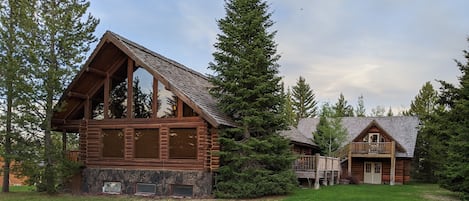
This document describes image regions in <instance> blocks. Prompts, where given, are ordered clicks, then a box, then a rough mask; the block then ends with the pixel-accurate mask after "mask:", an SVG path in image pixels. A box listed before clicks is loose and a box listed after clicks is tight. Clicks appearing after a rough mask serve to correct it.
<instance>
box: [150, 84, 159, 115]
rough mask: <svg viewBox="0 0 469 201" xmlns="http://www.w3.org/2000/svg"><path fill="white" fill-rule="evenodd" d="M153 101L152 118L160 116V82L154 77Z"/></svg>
mask: <svg viewBox="0 0 469 201" xmlns="http://www.w3.org/2000/svg"><path fill="white" fill-rule="evenodd" d="M152 99H153V101H152V102H151V111H152V117H153V118H156V117H157V116H158V80H157V79H156V78H155V77H153V98H152Z"/></svg>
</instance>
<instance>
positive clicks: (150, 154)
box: [134, 129, 160, 158]
mask: <svg viewBox="0 0 469 201" xmlns="http://www.w3.org/2000/svg"><path fill="white" fill-rule="evenodd" d="M134 142H135V143H134V145H135V158H159V155H160V152H159V150H160V146H159V145H160V140H159V130H158V129H135V131H134Z"/></svg>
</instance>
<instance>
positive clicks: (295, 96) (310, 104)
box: [292, 76, 317, 122]
mask: <svg viewBox="0 0 469 201" xmlns="http://www.w3.org/2000/svg"><path fill="white" fill-rule="evenodd" d="M292 103H293V109H294V112H295V113H296V122H298V121H299V120H300V119H302V118H308V117H316V115H317V106H316V105H317V101H316V100H315V95H314V93H313V90H312V89H311V87H310V86H309V84H307V83H306V80H305V78H303V77H301V76H300V78H299V79H298V81H297V82H296V85H295V86H293V88H292Z"/></svg>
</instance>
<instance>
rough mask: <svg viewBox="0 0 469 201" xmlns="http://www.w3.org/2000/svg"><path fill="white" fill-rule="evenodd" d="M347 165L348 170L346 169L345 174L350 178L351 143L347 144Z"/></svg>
mask: <svg viewBox="0 0 469 201" xmlns="http://www.w3.org/2000/svg"><path fill="white" fill-rule="evenodd" d="M347 165H348V169H347V171H348V172H347V173H348V176H349V177H351V176H352V143H349V144H348V161H347Z"/></svg>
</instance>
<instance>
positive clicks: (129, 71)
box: [127, 57, 134, 118]
mask: <svg viewBox="0 0 469 201" xmlns="http://www.w3.org/2000/svg"><path fill="white" fill-rule="evenodd" d="M133 82H134V61H132V59H130V57H129V58H128V59H127V118H133V108H132V106H133V100H134V96H133V94H134V93H133Z"/></svg>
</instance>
